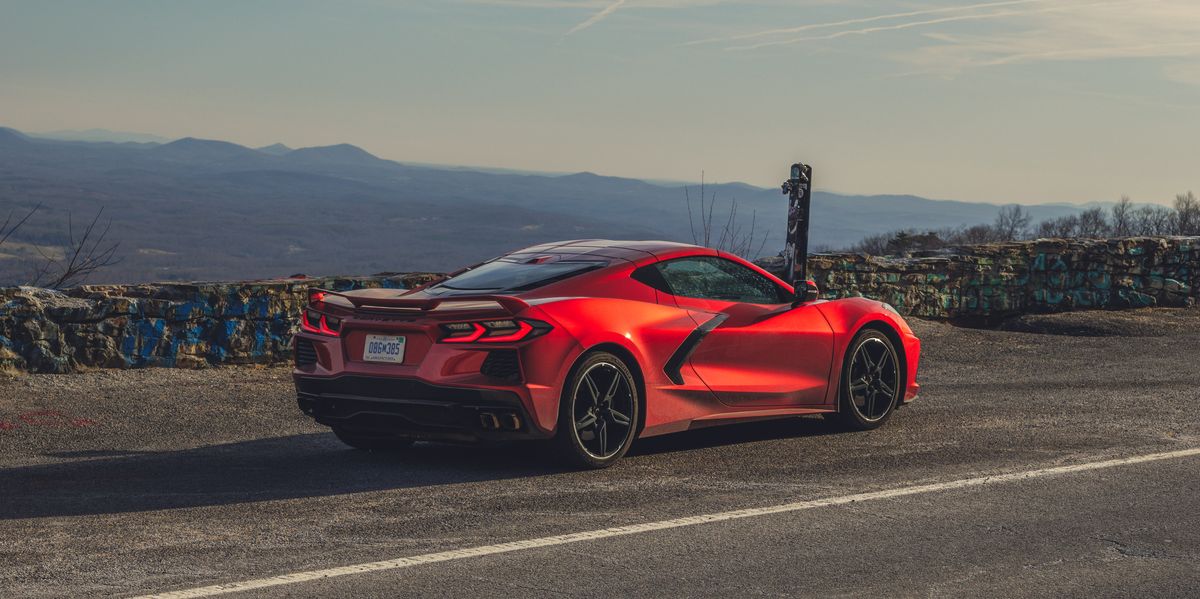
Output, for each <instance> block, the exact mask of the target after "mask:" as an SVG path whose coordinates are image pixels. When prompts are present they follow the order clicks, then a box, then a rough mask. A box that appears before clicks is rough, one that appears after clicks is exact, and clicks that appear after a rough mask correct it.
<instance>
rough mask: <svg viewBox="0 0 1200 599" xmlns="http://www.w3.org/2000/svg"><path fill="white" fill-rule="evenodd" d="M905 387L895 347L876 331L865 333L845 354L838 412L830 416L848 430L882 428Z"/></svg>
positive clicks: (856, 337)
mask: <svg viewBox="0 0 1200 599" xmlns="http://www.w3.org/2000/svg"><path fill="white" fill-rule="evenodd" d="M903 387H904V377H903V373H902V372H901V370H900V357H899V355H897V353H896V346H895V344H893V343H892V340H891V339H889V338H888V336H887V335H885V334H883V332H881V331H879V330H877V329H863V330H861V331H859V332H858V334H857V335H855V336H854V339H853V340H852V341H851V342H850V347H849V348H848V349H847V350H846V359H845V361H843V362H842V372H841V376H840V377H839V385H838V411H837V413H836V414H831V415H830V416H831V418H832V419H833V421H834V422H836V423H838V424H840V425H841V426H842V427H844V428H846V429H849V430H858V431H865V430H871V429H876V428H879V427H881V426H883V425H884V424H885V423H886V422H887V421H888V420H889V419H890V418H891V417H892V413H893V412H895V410H896V405H897V404H898V403H899V401H900V396H901V394H902V393H904V388H903Z"/></svg>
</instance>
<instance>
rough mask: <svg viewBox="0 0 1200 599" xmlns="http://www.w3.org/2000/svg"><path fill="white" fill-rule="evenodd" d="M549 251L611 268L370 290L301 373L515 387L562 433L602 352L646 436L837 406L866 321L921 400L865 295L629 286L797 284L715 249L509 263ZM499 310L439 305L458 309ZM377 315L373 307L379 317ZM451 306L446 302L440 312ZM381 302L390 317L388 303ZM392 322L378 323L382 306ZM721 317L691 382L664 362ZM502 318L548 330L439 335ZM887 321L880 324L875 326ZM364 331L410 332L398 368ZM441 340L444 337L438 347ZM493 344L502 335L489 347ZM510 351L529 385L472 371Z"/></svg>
mask: <svg viewBox="0 0 1200 599" xmlns="http://www.w3.org/2000/svg"><path fill="white" fill-rule="evenodd" d="M548 255H554V256H555V257H556V258H557V259H586V260H597V259H602V260H606V261H607V262H608V266H607V267H604V268H599V269H596V270H592V271H588V272H585V273H582V274H578V275H576V276H573V277H570V278H567V279H565V280H562V281H559V282H555V283H551V284H547V285H545V286H542V287H537V288H535V289H533V290H530V291H525V292H514V293H512V294H511V295H509V296H495V295H485V294H480V295H453V296H445V295H439V294H438V293H436V292H434V293H430V292H428V291H426V290H425V289H423V288H418V289H414V290H409V291H404V290H387V289H373V290H364V291H355V292H347V293H344V294H334V293H332V292H331V293H330V295H338V296H341V297H342V298H344V299H347V300H349V303H351V304H354V305H355V306H356V307H358V308H366V309H363V310H357V309H352V308H350V307H348V306H347V307H334V306H330V305H329V304H328V303H325V304H323V306H322V309H321V310H320V311H322V312H325V311H328V312H330V313H331V315H333V316H336V317H338V318H342V319H343V320H342V327H341V330H340V333H341V336H340V337H329V336H327V335H321V334H319V333H320V331H319V330H313V329H312V328H311V327H305V328H304V329H303V330H302V331H301V332H300V333H299V334H298V335H297V336H298V337H301V338H304V339H307V340H309V341H311V342H312V343H313V345H314V346H315V349H316V353H317V356H318V363H316V364H312V365H305V366H302V367H298V368H296V369H295V371H294V372H293V374H294V376H295V377H296V378H324V379H331V378H335V377H339V376H343V375H362V376H367V377H385V378H386V377H392V378H397V379H416V380H420V381H423V382H427V383H430V384H433V385H440V386H445V387H460V388H464V389H485V390H498V391H508V392H511V393H513V394H515V395H517V396H518V397H519V398H520V399H521V401H522V403H523V404H524V407H525V408H526V410H527V411H528V412H529V414H530V415H531V417H532V419H533V424H534V426H536V427H537V428H539V429H541V430H542V431H544V432H546V433H551V432H553V431H554V429H555V427H556V422H557V419H558V413H559V407H558V404H559V397H560V394H561V389H562V387H563V385H564V383H565V381H566V379H567V376H568V374H569V373H570V370H571V367H572V366H573V365H574V364H575V361H576V360H577V359H578V358H579V357H580V356H581V355H582V354H583V353H585V352H587V351H588V350H590V349H592V348H595V347H597V346H600V345H604V346H607V347H609V348H612V347H616V348H620V350H623V352H624V353H627V354H628V355H629V356H631V357H632V361H633V362H634V363H632V364H630V367H631V369H632V370H636V371H638V372H639V374H640V375H641V378H642V381H643V382H644V391H645V427H644V429H643V431H642V436H648V435H654V434H660V433H667V432H672V431H677V430H685V429H687V428H688V427H689V426H690V425H691V423H692V422H695V421H709V420H720V419H739V418H752V417H755V416H756V413H757V414H761V415H763V416H780V415H786V414H806V413H813V412H822V411H825V412H828V411H833V410H835V409H836V395H837V381H838V380H839V374H840V370H841V362H842V356H843V355H844V354H845V353H846V349H847V346H848V344H849V342H850V341H851V339H852V338H853V336H854V334H855V333H856V332H857V331H858V330H859V328H861V327H862V326H864V325H866V324H869V323H882V324H884V325H887V327H889V328H891V329H893V330H894V331H895V333H896V336H897V337H899V338H900V340H901V343H900V344H899V347H897V348H896V349H897V351H899V352H901V353H902V354H904V357H905V364H906V366H907V369H906V370H907V371H906V372H905V374H906V375H907V376H906V377H905V383H906V385H905V386H906V387H907V389H906V393H905V398H911V397H913V396H915V395H916V390H917V388H918V386H917V384H916V382H915V379H916V369H917V358H918V355H919V347H920V346H919V342H918V341H917V338H916V337H915V336H914V335H913V334H912V331H911V329H909V328H908V326H907V324H905V323H904V322H903V320H902V319H900V317H899V316H898V315H896V314H895V313H894V312H891V311H889V310H887V309H886V308H884V306H883V304H880V303H879V302H874V301H870V300H865V299H861V298H848V299H844V300H833V301H816V302H810V303H806V304H802V305H800V306H796V307H793V306H792V305H791V303H790V302H789V303H780V304H749V303H741V302H729V301H711V300H697V299H694V298H683V297H676V296H674V295H671V294H669V293H666V292H664V291H662V290H656V289H654V288H652V287H650V286H648V285H646V284H644V283H642V282H640V281H637V280H635V279H633V278H632V276H631V275H632V274H633V272H634V271H635V270H637V269H638V268H640V267H642V266H647V265H651V264H654V263H656V262H660V261H666V260H672V259H676V258H684V257H689V256H718V257H720V258H724V259H727V260H730V261H732V262H735V263H737V264H739V265H741V266H743V267H746V268H748V269H750V270H753V271H755V272H757V273H758V274H760V275H762V276H764V277H767V278H768V279H769V280H770V281H771V282H773V283H774V284H776V285H778V286H779V288H780V291H781V294H782V295H783V296H785V297H789V296H790V295H791V293H792V287H791V286H789V285H787V284H786V283H784V282H783V281H781V280H779V279H778V278H776V277H774V276H772V275H771V274H770V273H767V272H765V271H763V270H762V269H761V268H758V267H757V266H754V265H753V264H750V263H749V262H747V261H745V260H742V259H741V258H738V257H736V256H731V255H728V254H723V253H718V252H716V251H715V250H712V249H708V248H700V247H696V246H689V245H685V244H674V243H666V242H611V241H585V242H570V243H568V244H566V245H564V244H546V245H542V246H537V247H533V248H528V249H525V250H521V251H518V252H514V253H513V254H510V255H509V258H511V259H513V260H514V261H518V262H520V261H522V260H531V259H536V258H540V257H544V256H548ZM469 300H487V301H486V302H485V301H476V302H475V303H476V304H494V306H492V307H472V308H471V309H460V310H448V309H447V310H442V309H438V308H437V306H439V304H442V303H446V304H449V303H451V302H453V301H464V302H465V301H469ZM371 307H375V308H376V309H375V310H374V311H373V313H372V310H370V308H371ZM443 307H445V306H443ZM379 308H383V309H379ZM388 308H392V309H398V310H402V312H400V313H399V314H400V315H399V316H397V317H388V316H386V315H385V316H381V314H386V312H387V309H388ZM716 315H724V316H725V317H726V318H725V321H724V322H723V323H722V324H721V325H720V326H718V327H717V328H716V329H714V330H713V331H712V332H710V333H709V334H708V335H707V336H706V337H704V339H703V340H702V341H701V342H700V344H699V345H698V346H697V347H696V349H695V351H694V352H693V353H692V355H691V359H690V360H688V361H687V362H686V363H684V364H683V365H682V368H681V370H680V376H681V379H682V381H683V383H682V384H677V383H675V382H673V381H672V380H671V379H670V378H669V377H668V376H667V375H666V373H665V372H664V366H665V365H666V363H667V361H668V360H669V359H670V357H671V355H672V354H673V353H674V352H675V351H676V350H677V349H678V348H679V347H680V345H681V344H682V343H683V341H684V339H685V338H687V336H688V335H689V334H690V333H691V332H692V331H693V330H695V329H696V327H697V326H699V324H700V323H702V322H706V321H708V320H710V319H711V318H713V317H714V316H716ZM495 318H522V319H532V320H540V321H544V322H546V323H549V324H550V325H551V326H552V327H553V328H552V329H551V330H550V331H549V332H548V333H546V334H544V335H540V336H536V337H532V338H524V339H516V340H513V341H511V342H497V343H487V344H485V343H483V342H482V341H483V339H482V337H483V333H482V331H480V330H478V329H479V328H482V327H478V328H477V329H476V330H475V331H474V332H473V333H471V334H470V335H467V336H464V337H461V338H453V339H443V337H444V332H443V331H442V329H441V325H442V324H445V323H448V322H463V321H478V320H485V319H495ZM873 326H878V325H873ZM369 333H379V334H391V335H404V336H405V337H406V338H407V339H406V341H407V350H406V354H405V361H404V363H403V364H388V363H375V362H366V361H363V360H362V356H363V344H364V342H365V338H366V335H367V334H369ZM438 341H446V342H445V343H438ZM493 341H496V340H495V339H493ZM497 347H501V348H513V349H515V350H516V351H517V353H518V355H519V361H520V365H521V374H522V376H523V380H522V382H520V383H507V382H501V381H498V380H497V379H495V378H492V377H488V376H486V375H483V374H481V373H479V372H477V371H475V372H464V370H463V369H462V368H460V367H459V366H461V365H462V364H465V363H472V364H475V363H478V362H479V361H480V360H479V354H480V353H481V352H483V351H484V350H491V349H496V348H497Z"/></svg>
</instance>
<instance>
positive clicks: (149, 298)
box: [0, 273, 436, 372]
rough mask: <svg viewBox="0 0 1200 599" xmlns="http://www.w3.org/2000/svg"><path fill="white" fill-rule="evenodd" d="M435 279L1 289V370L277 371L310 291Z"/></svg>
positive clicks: (420, 276)
mask: <svg viewBox="0 0 1200 599" xmlns="http://www.w3.org/2000/svg"><path fill="white" fill-rule="evenodd" d="M434 276H436V275H431V274H423V273H422V274H415V273H410V274H398V275H390V276H382V275H381V276H372V277H351V278H320V279H284V280H277V281H250V282H240V283H188V284H175V283H162V284H153V285H85V286H83V287H78V288H75V289H70V290H67V291H65V292H58V291H49V290H46V289H36V288H31V287H16V288H4V289H0V371H8V372H12V371H28V372H71V371H75V370H78V369H80V368H81V367H82V368H86V367H103V368H139V367H144V366H175V367H181V368H199V367H205V366H210V365H217V364H274V363H280V362H286V361H287V360H289V359H290V354H289V350H288V344H289V342H290V339H291V336H292V333H294V332H295V330H296V327H297V326H298V320H297V316H298V315H299V313H300V309H301V307H302V306H303V305H304V303H305V302H306V301H307V297H308V293H307V291H308V289H309V288H310V287H321V288H326V289H335V290H339V291H341V290H347V289H358V288H364V287H387V288H397V289H403V288H408V287H412V286H415V285H420V284H422V283H425V282H426V281H429V280H430V279H431V278H433V277H434Z"/></svg>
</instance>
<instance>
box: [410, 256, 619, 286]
mask: <svg viewBox="0 0 1200 599" xmlns="http://www.w3.org/2000/svg"><path fill="white" fill-rule="evenodd" d="M607 265H608V263H607V262H605V261H601V260H578V259H571V258H566V257H564V258H563V259H557V257H535V258H522V259H520V260H516V259H512V258H500V259H497V260H493V261H491V262H487V263H484V264H481V265H479V266H477V267H475V268H472V269H471V270H468V271H466V272H464V273H461V274H459V275H457V276H454V277H451V278H449V279H446V280H445V281H442V282H441V283H438V284H437V285H435V286H433V288H431V289H430V291H434V290H444V291H447V292H457V293H504V292H516V291H529V290H531V289H536V288H538V287H542V286H544V285H549V284H550V283H555V282H558V281H561V280H563V279H567V278H570V277H573V276H575V275H579V274H582V273H585V272H588V271H590V270H595V269H597V268H602V267H604V266H607Z"/></svg>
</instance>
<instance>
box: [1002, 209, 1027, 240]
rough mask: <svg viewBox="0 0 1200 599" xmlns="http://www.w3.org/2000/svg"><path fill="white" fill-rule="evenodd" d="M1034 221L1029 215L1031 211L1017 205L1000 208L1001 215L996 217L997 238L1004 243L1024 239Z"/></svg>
mask: <svg viewBox="0 0 1200 599" xmlns="http://www.w3.org/2000/svg"><path fill="white" fill-rule="evenodd" d="M1032 220H1033V217H1032V216H1030V215H1029V211H1028V210H1025V209H1024V208H1022V207H1021V206H1019V205H1017V204H1012V205H1009V206H1003V207H1001V208H1000V213H999V214H997V215H996V225H995V229H996V231H995V233H996V236H997V237H998V238H999V239H1001V240H1004V241H1011V240H1014V239H1022V238H1024V237H1025V234H1026V232H1027V231H1028V230H1029V223H1030V222H1031V221H1032Z"/></svg>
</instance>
